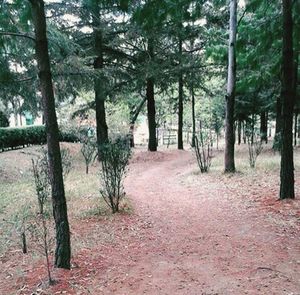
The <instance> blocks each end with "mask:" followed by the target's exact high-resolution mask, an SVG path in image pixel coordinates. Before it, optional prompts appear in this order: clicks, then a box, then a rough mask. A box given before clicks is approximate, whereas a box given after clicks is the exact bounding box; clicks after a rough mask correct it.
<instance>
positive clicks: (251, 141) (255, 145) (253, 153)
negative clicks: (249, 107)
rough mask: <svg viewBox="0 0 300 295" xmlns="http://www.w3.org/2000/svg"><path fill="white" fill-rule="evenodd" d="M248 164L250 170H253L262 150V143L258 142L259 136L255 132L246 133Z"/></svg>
mask: <svg viewBox="0 0 300 295" xmlns="http://www.w3.org/2000/svg"><path fill="white" fill-rule="evenodd" d="M246 138H247V144H248V155H249V164H250V167H251V168H255V164H256V160H257V157H258V156H259V154H260V153H261V152H262V150H263V143H262V141H261V140H260V135H259V134H257V133H256V132H254V131H253V132H246Z"/></svg>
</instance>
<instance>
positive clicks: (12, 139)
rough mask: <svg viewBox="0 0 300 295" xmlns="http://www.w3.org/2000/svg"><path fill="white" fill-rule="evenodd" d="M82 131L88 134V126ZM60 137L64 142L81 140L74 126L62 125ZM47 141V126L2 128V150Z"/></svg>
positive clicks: (0, 136)
mask: <svg viewBox="0 0 300 295" xmlns="http://www.w3.org/2000/svg"><path fill="white" fill-rule="evenodd" d="M80 132H82V133H84V134H86V133H87V128H81V129H80ZM59 137H60V138H59V140H60V141H64V142H79V141H80V133H78V130H77V129H76V128H73V127H65V126H64V127H61V128H60V134H59ZM46 142H47V136H46V129H45V126H27V127H16V128H10V127H9V128H0V149H2V150H5V149H8V148H17V147H22V146H25V145H40V144H45V143H46Z"/></svg>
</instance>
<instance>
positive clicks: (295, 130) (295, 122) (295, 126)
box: [294, 110, 298, 146]
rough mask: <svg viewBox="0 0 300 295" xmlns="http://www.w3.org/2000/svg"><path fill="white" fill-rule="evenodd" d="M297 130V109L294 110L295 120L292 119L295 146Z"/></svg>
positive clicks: (295, 144)
mask: <svg viewBox="0 0 300 295" xmlns="http://www.w3.org/2000/svg"><path fill="white" fill-rule="evenodd" d="M297 131H298V110H295V120H294V146H297Z"/></svg>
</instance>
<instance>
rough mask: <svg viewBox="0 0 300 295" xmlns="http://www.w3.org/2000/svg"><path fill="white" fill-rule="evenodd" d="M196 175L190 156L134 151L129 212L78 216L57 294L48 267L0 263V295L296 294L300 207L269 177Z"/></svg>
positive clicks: (6, 259) (299, 287)
mask: <svg viewBox="0 0 300 295" xmlns="http://www.w3.org/2000/svg"><path fill="white" fill-rule="evenodd" d="M196 171H197V167H196V165H195V159H194V158H193V155H192V153H191V152H188V151H174V150H173V151H164V152H157V153H149V152H144V151H140V152H137V153H136V154H135V156H134V158H133V160H132V163H131V165H130V172H129V175H128V177H127V179H126V182H125V190H126V192H127V195H128V197H129V199H130V200H131V202H132V207H133V208H134V210H133V213H132V214H126V213H125V214H116V215H114V216H109V215H103V216H99V215H95V216H90V217H87V218H82V219H78V218H77V219H76V218H74V217H73V219H71V222H70V223H71V232H72V242H73V244H72V246H73V247H74V248H73V250H74V251H73V258H72V269H71V271H65V270H61V269H54V270H53V276H54V278H55V279H56V280H57V284H55V285H54V286H51V287H49V286H47V285H46V284H45V280H46V279H45V278H46V272H45V267H44V263H43V261H41V260H38V261H35V262H32V260H31V258H30V257H31V256H28V257H27V256H24V255H22V253H21V252H20V251H19V250H18V251H13V252H12V253H14V254H13V256H11V254H9V253H8V254H7V255H4V256H3V257H0V258H1V259H0V265H2V266H1V267H2V269H3V271H2V276H1V272H0V294H3V295H4V294H5V295H6V294H24V295H25V294H26V295H27V294H36V295H37V294H44V295H45V294H51V295H52V294H76V295H79V294H82V295H83V294H95V295H98V294H100V295H112V294H113V295H142V294H147V295H201V294H202V295H216V294H218V295H243V294H252V295H260V294H266V295H271V294H276V295H300V240H299V236H300V218H299V216H300V206H299V201H298V200H295V201H294V202H293V201H291V202H289V201H288V202H276V200H275V197H274V196H275V192H274V191H276V190H277V186H278V184H276V181H277V180H276V179H277V178H276V177H275V178H276V179H275V178H274V175H273V174H274V173H273V172H272V173H270V172H266V173H264V172H261V171H260V172H259V173H254V176H255V177H250V176H251V175H250V174H249V175H248V174H245V175H244V176H243V175H242V174H241V175H239V174H236V175H234V176H232V177H229V176H224V175H221V173H220V172H215V173H214V172H211V173H208V174H204V175H201V174H197V173H195V172H196ZM268 173H269V174H268ZM248 176H249V177H248ZM260 178H261V179H260ZM249 179H255V182H254V183H251V182H250V180H249ZM274 179H275V181H274ZM299 180H300V177H299V174H297V177H296V184H297V186H299ZM272 186H273V187H272ZM74 245H75V246H74ZM76 245H77V246H76ZM1 263H2V264H1ZM18 269H20V271H21V274H23V275H19V276H18V275H17V271H18ZM12 270H14V272H13V271H12ZM16 290H18V291H16Z"/></svg>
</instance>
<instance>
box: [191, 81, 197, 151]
mask: <svg viewBox="0 0 300 295" xmlns="http://www.w3.org/2000/svg"><path fill="white" fill-rule="evenodd" d="M192 79H194V77H192ZM191 95H192V130H193V131H192V132H193V133H192V147H195V136H196V116H195V92H194V81H192V85H191Z"/></svg>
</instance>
